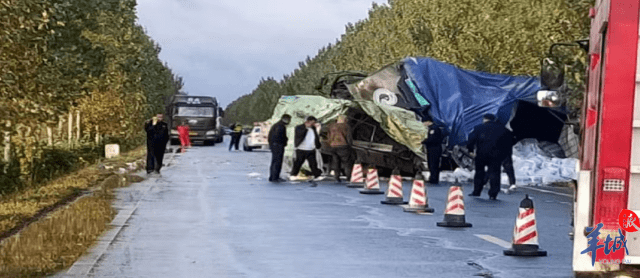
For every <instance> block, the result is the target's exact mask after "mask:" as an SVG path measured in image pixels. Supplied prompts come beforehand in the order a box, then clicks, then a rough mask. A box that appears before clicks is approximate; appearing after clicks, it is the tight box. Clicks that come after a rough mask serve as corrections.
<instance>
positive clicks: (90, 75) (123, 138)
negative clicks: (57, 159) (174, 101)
mask: <svg viewBox="0 0 640 278" xmlns="http://www.w3.org/2000/svg"><path fill="white" fill-rule="evenodd" d="M135 7H136V1H135V0H82V1H77V0H0V18H1V20H0V128H1V129H2V131H4V132H5V135H10V141H11V142H10V143H11V145H12V146H14V149H13V150H12V156H13V157H14V158H16V159H15V160H16V163H19V164H20V166H19V168H21V174H22V178H23V179H26V180H29V179H30V178H29V175H30V174H33V173H31V172H30V171H32V170H33V169H34V168H35V167H36V166H37V164H38V159H40V158H42V157H43V156H46V154H45V153H44V151H43V150H44V149H46V147H55V146H47V144H46V143H43V142H42V141H43V140H44V138H45V137H46V134H44V133H46V130H47V129H50V128H55V127H58V128H59V127H61V126H62V122H63V121H65V119H67V115H68V114H69V112H71V113H73V114H74V115H75V114H76V113H77V112H79V113H80V114H81V115H82V117H81V122H80V124H81V126H82V134H81V138H80V139H83V140H80V141H81V142H80V143H82V142H84V141H87V142H88V141H93V138H94V137H95V136H94V135H99V136H101V137H103V138H111V140H113V141H118V142H125V143H126V144H130V145H139V144H141V143H142V142H144V141H143V138H144V134H143V130H142V123H143V122H144V120H145V119H148V118H149V116H150V115H152V114H154V113H157V112H163V111H164V106H165V103H164V102H165V99H166V98H167V97H168V96H170V95H172V94H175V93H177V92H178V91H179V90H180V89H181V88H182V85H183V84H182V79H181V78H180V77H179V76H177V75H176V74H175V73H173V72H172V70H171V69H170V68H169V66H168V65H166V64H163V63H162V62H161V61H160V59H159V58H158V53H159V52H160V46H159V45H158V44H157V43H156V42H154V41H153V40H152V39H151V38H150V37H149V36H148V35H147V34H146V32H145V30H144V28H143V27H142V26H140V25H138V24H137V23H136V20H137V18H136V11H135ZM89 138H90V140H88V139H89ZM78 155H82V154H78ZM80 158H82V157H80ZM5 164H8V162H7V161H5ZM0 169H2V167H0ZM3 171H4V174H7V171H8V170H7V167H6V165H5V167H4V169H3ZM0 175H2V174H0Z"/></svg>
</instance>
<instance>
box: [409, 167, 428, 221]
mask: <svg viewBox="0 0 640 278" xmlns="http://www.w3.org/2000/svg"><path fill="white" fill-rule="evenodd" d="M404 211H405V212H434V211H435V210H434V209H433V208H430V207H429V196H428V194H427V188H426V187H424V177H423V176H422V174H421V173H420V172H418V174H416V178H415V179H413V186H412V187H411V195H410V196H409V207H408V208H404Z"/></svg>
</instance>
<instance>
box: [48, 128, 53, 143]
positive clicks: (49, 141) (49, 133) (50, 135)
mask: <svg viewBox="0 0 640 278" xmlns="http://www.w3.org/2000/svg"><path fill="white" fill-rule="evenodd" d="M47 144H48V145H49V147H51V146H53V130H51V127H49V126H47Z"/></svg>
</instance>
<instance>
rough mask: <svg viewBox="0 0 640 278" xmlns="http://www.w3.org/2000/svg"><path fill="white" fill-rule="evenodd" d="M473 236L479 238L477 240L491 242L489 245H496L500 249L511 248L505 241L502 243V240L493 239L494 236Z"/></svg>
mask: <svg viewBox="0 0 640 278" xmlns="http://www.w3.org/2000/svg"><path fill="white" fill-rule="evenodd" d="M474 236H477V237H479V238H481V239H484V240H486V241H488V242H491V243H493V244H495V245H498V246H500V247H502V248H511V243H509V242H506V241H504V240H502V239H499V238H497V237H494V236H490V235H476V234H474Z"/></svg>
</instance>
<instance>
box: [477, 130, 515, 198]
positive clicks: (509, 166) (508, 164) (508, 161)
mask: <svg viewBox="0 0 640 278" xmlns="http://www.w3.org/2000/svg"><path fill="white" fill-rule="evenodd" d="M507 132H508V135H507V136H509V137H511V148H508V149H507V148H505V149H506V151H507V154H506V156H507V157H506V158H505V159H504V161H502V168H504V172H505V173H506V174H507V177H509V189H506V190H503V192H505V193H507V194H508V193H509V191H511V190H515V189H516V173H515V170H514V169H513V157H512V156H513V145H515V144H516V143H517V141H516V138H515V136H514V135H513V132H512V131H511V129H510V128H509V127H507ZM489 178H490V177H489V175H485V177H484V182H483V183H482V184H487V182H489Z"/></svg>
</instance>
